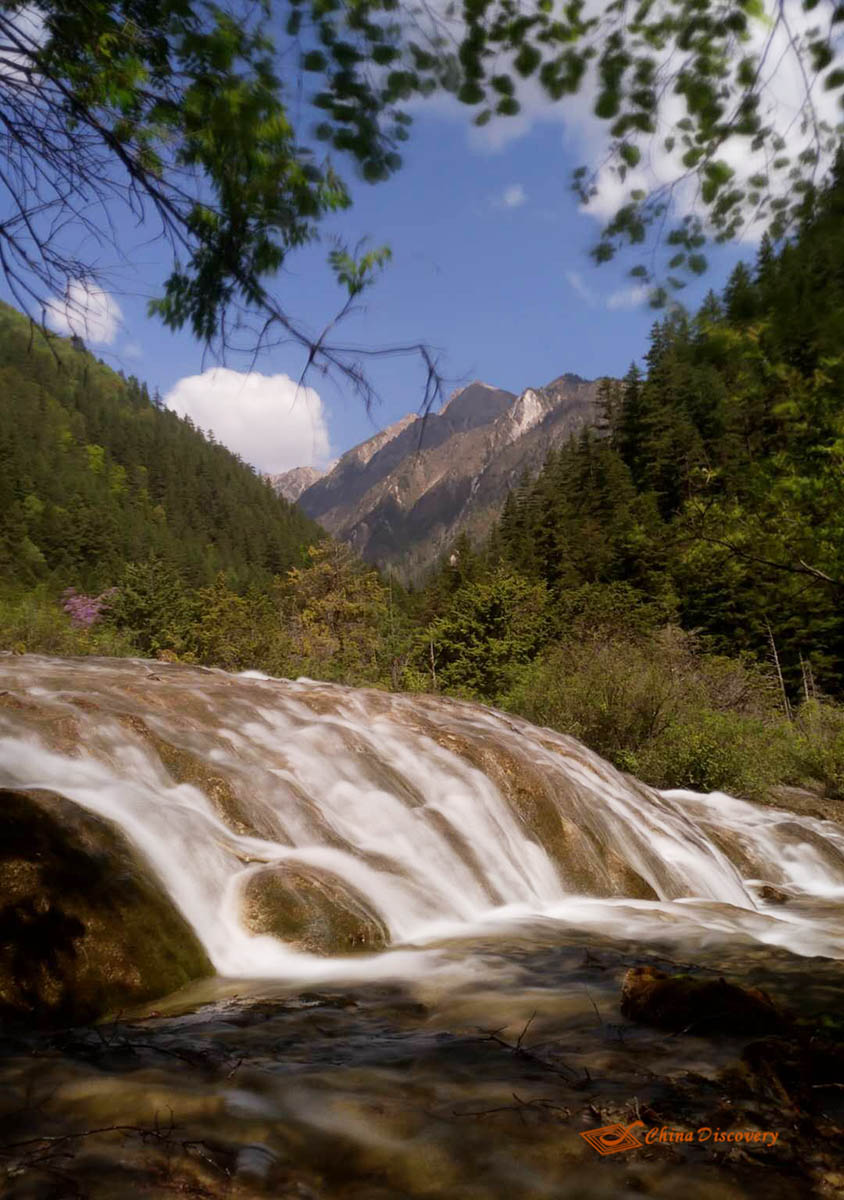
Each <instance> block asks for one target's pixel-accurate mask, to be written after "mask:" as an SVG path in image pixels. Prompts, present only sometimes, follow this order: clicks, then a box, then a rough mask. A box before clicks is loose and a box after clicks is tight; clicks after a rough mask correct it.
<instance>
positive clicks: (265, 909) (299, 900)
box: [243, 862, 389, 954]
mask: <svg viewBox="0 0 844 1200" xmlns="http://www.w3.org/2000/svg"><path fill="white" fill-rule="evenodd" d="M243 920H244V924H245V925H246V927H247V928H248V929H250V930H251V931H252V932H253V933H268V934H272V935H273V936H274V937H277V938H280V939H281V940H282V941H283V942H286V943H287V944H288V945H290V946H291V947H293V948H294V949H296V950H304V951H306V952H307V953H309V954H353V953H355V952H360V951H369V952H372V951H375V950H383V949H384V947H385V946H386V945H387V943H388V941H389V935H388V932H387V928H386V926H385V925H384V923H383V921H382V920H381V919H380V917H379V916H378V914H377V913H376V912H374V910H373V909H372V908H371V907H370V905H369V904H368V903H367V901H366V899H365V898H364V897H363V896H362V895H361V894H360V892H358V891H357V890H356V889H355V888H352V887H350V886H349V884H348V883H346V882H345V881H344V880H343V879H341V878H340V877H339V876H338V875H334V874H333V873H332V872H331V871H327V870H324V869H323V868H321V867H314V866H311V865H309V864H306V863H298V862H281V863H277V864H274V865H272V866H268V867H262V868H261V869H260V870H258V871H255V872H254V873H253V874H252V875H250V876H249V878H248V880H247V881H246V885H245V887H244V890H243Z"/></svg>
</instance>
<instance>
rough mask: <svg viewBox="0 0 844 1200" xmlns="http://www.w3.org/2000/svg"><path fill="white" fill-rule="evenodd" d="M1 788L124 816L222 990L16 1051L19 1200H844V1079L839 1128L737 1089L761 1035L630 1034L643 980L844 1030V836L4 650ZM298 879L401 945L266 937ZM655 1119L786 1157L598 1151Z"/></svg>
mask: <svg viewBox="0 0 844 1200" xmlns="http://www.w3.org/2000/svg"><path fill="white" fill-rule="evenodd" d="M0 786H7V787H8V786H11V787H17V788H48V789H50V788H51V789H54V790H56V791H59V792H61V793H62V794H63V795H64V796H66V797H68V798H70V799H72V800H74V801H76V802H77V803H79V804H81V805H83V806H85V807H87V808H89V809H91V810H92V811H95V812H97V813H100V814H101V815H104V816H107V817H109V818H110V819H111V820H113V821H115V822H116V823H117V824H119V825H120V827H121V828H122V829H123V831H124V833H125V834H126V835H127V836H128V837H129V839H130V840H131V841H132V842H133V844H134V845H135V846H136V847H137V848H138V849H140V850H141V851H142V852H143V854H144V855H145V856H146V858H147V859H148V861H149V863H150V864H151V869H152V870H153V872H154V873H155V875H156V876H157V878H158V879H159V881H160V883H161V885H162V886H163V887H164V888H165V889H166V891H167V892H168V893H169V894H170V896H171V897H172V899H173V900H174V901H175V903H176V904H177V905H178V907H179V908H180V909H181V911H182V912H183V913H184V915H185V916H186V917H187V919H188V920H189V921H190V923H191V924H192V925H193V927H194V929H195V930H196V931H197V933H198V935H199V937H200V939H201V940H202V942H203V944H204V945H205V947H206V949H207V951H208V953H209V955H210V957H211V959H212V961H213V962H214V964H215V967H216V969H217V971H218V976H217V978H215V979H213V980H207V981H203V982H202V983H199V984H196V985H194V986H193V987H191V988H190V989H187V990H186V991H184V992H183V993H181V994H178V995H176V996H174V997H170V998H168V999H167V1000H163V1001H158V1002H156V1003H155V1004H154V1005H152V1006H149V1007H148V1009H147V1010H146V1011H145V1012H139V1013H135V1014H122V1015H121V1017H120V1019H119V1020H118V1021H116V1022H107V1023H106V1024H105V1025H103V1026H102V1027H100V1028H99V1029H98V1030H90V1029H89V1030H77V1031H66V1032H64V1033H60V1034H57V1035H52V1036H51V1037H50V1038H47V1039H45V1038H24V1037H17V1036H16V1037H14V1038H13V1037H11V1036H9V1037H8V1038H7V1040H6V1044H5V1050H6V1055H5V1057H4V1060H3V1065H2V1068H0V1071H1V1072H2V1073H0V1089H2V1092H1V1094H2V1118H3V1119H2V1128H3V1134H2V1139H0V1141H2V1145H0V1164H5V1168H6V1191H5V1192H3V1193H2V1194H4V1195H9V1196H13V1197H39V1198H40V1197H42V1196H43V1197H47V1196H60V1197H63V1196H75V1195H78V1196H91V1197H97V1198H99V1197H103V1198H106V1197H108V1198H111V1197H115V1198H117V1197H124V1196H128V1195H129V1194H136V1195H138V1196H163V1195H168V1194H172V1193H173V1192H176V1193H177V1194H182V1195H195V1196H228V1195H232V1196H256V1197H258V1196H299V1197H306V1198H307V1197H315V1198H316V1197H319V1198H325V1200H333V1198H334V1197H337V1198H338V1200H340V1198H341V1197H342V1198H347V1197H348V1198H354V1200H358V1198H360V1200H369V1198H372V1200H376V1198H378V1200H380V1198H381V1197H394V1196H414V1197H416V1196H419V1197H428V1196H438V1197H457V1198H463V1197H466V1198H467V1200H468V1198H471V1200H475V1198H477V1200H482V1198H486V1197H502V1198H504V1197H525V1198H528V1197H545V1196H548V1197H552V1196H553V1197H557V1196H572V1197H574V1196H584V1197H596V1198H597V1197H604V1196H607V1197H616V1196H625V1195H634V1194H636V1195H641V1194H648V1195H654V1196H665V1197H671V1196H679V1195H680V1194H681V1193H682V1194H684V1195H685V1193H686V1192H688V1191H689V1190H691V1192H692V1194H694V1195H695V1196H704V1197H709V1196H711V1197H713V1198H715V1197H718V1198H721V1197H723V1198H725V1200H726V1198H728V1197H730V1198H731V1197H745V1196H747V1197H749V1196H751V1195H756V1194H757V1193H759V1192H760V1190H762V1191H763V1192H764V1194H765V1195H770V1196H774V1197H778V1196H782V1197H786V1196H788V1197H792V1196H795V1197H796V1196H805V1195H815V1194H817V1195H818V1196H828V1195H835V1194H844V1174H841V1175H839V1174H838V1172H840V1171H841V1170H842V1164H841V1162H840V1152H839V1151H838V1149H837V1144H836V1137H835V1135H834V1133H832V1132H829V1131H834V1130H836V1129H837V1130H838V1132H839V1134H840V1132H841V1130H840V1126H841V1112H840V1109H841V1104H840V1102H839V1101H840V1098H841V1097H842V1096H844V1089H842V1090H841V1091H836V1090H835V1089H831V1090H830V1091H829V1093H828V1094H827V1093H824V1096H823V1104H822V1106H821V1108H820V1109H819V1111H818V1113H817V1114H816V1115H815V1117H813V1122H812V1125H811V1128H809V1127H808V1126H807V1125H806V1123H805V1120H803V1118H801V1116H800V1114H799V1113H797V1112H795V1111H793V1110H792V1108H790V1107H789V1104H788V1103H787V1100H783V1098H782V1097H781V1096H777V1095H776V1093H775V1089H774V1088H773V1085H772V1089H769V1090H770V1094H768V1092H765V1093H764V1094H761V1093H758V1092H757V1093H753V1092H748V1093H747V1094H744V1093H743V1092H742V1090H741V1087H740V1086H739V1085H738V1084H736V1083H735V1081H733V1082H729V1079H730V1077H729V1076H724V1077H722V1076H720V1075H719V1072H721V1071H722V1070H723V1069H725V1068H729V1067H730V1064H736V1063H737V1062H738V1060H739V1056H740V1054H741V1051H742V1047H743V1045H744V1043H745V1042H746V1041H747V1039H746V1038H745V1039H743V1040H739V1039H735V1038H727V1037H723V1036H721V1035H719V1034H718V1032H717V1030H707V1031H706V1036H703V1031H700V1036H698V1035H697V1033H696V1031H691V1032H689V1033H687V1034H685V1035H683V1036H679V1037H678V1036H670V1035H666V1034H665V1033H662V1032H659V1031H655V1030H648V1029H643V1028H637V1027H634V1026H632V1025H631V1024H630V1023H628V1022H625V1021H623V1020H622V1019H621V1017H620V1014H619V993H620V986H621V980H622V978H623V975H624V972H625V970H626V968H627V967H628V966H631V965H636V964H640V963H644V962H655V963H657V964H660V963H664V965H666V966H667V967H669V969H672V968H671V964H674V965H675V967H674V969H676V968H677V967H678V966H679V968H680V969H683V970H691V971H693V972H696V973H702V974H706V973H707V972H718V973H721V972H723V973H726V974H728V975H729V976H730V977H731V978H734V979H740V980H741V981H743V982H751V983H755V984H757V985H760V986H762V987H764V988H766V989H767V990H769V991H770V992H771V994H772V995H773V996H774V997H775V998H776V999H778V1000H779V1001H781V1002H782V1003H784V1004H787V1005H790V1006H792V1007H793V1008H794V1009H795V1010H796V1011H798V1012H799V1013H800V1014H802V1015H803V1016H805V1017H818V1016H820V1015H822V1014H824V1013H830V1012H835V1011H837V1010H838V1009H840V1000H841V995H842V971H844V966H842V963H841V960H842V959H844V920H842V906H841V899H842V896H844V829H842V828H841V827H840V826H838V825H836V824H834V823H833V822H830V821H823V820H820V819H817V818H811V817H807V816H796V815H794V814H791V813H787V812H783V811H778V810H776V809H772V808H760V807H758V806H755V805H750V804H747V803H745V802H743V801H741V800H737V799H733V798H731V797H726V796H721V795H714V796H696V795H693V794H690V793H680V792H670V793H663V794H659V793H656V792H654V791H652V790H651V789H648V788H645V787H643V786H642V785H640V784H638V783H637V782H636V781H634V780H631V779H629V778H627V777H625V776H623V775H621V774H619V773H618V772H616V771H615V770H614V769H613V768H612V767H610V766H609V765H608V764H607V763H605V762H603V761H602V760H601V759H599V758H597V757H596V756H594V755H592V754H590V752H589V751H587V750H586V749H585V748H584V747H582V746H581V745H579V744H578V743H577V742H575V741H573V740H572V739H568V738H565V737H562V736H561V735H558V734H555V733H552V732H551V731H548V730H537V729H534V728H532V727H531V726H529V725H527V724H526V723H524V722H521V721H518V720H515V719H513V718H510V717H507V716H504V715H503V714H498V713H494V712H492V711H490V710H488V709H483V708H480V707H478V706H473V705H466V704H459V703H456V702H450V701H444V700H442V699H440V698H436V697H407V696H391V695H387V694H384V693H377V692H356V691H352V690H349V689H344V688H339V687H332V686H330V685H325V684H316V683H313V682H309V681H299V682H297V683H290V682H287V681H274V680H266V679H263V678H246V677H243V676H230V675H226V674H224V673H222V672H214V671H203V670H199V669H192V668H185V667H181V666H175V665H168V664H159V663H142V662H127V661H114V660H102V661H94V660H78V661H62V660H51V659H42V658H29V657H8V658H3V659H0ZM289 861H294V862H296V863H303V864H308V865H309V866H310V867H314V868H318V869H319V870H321V871H323V872H324V873H325V876H326V878H328V879H331V878H336V879H337V880H338V881H343V882H345V883H347V884H349V885H351V886H353V887H354V888H356V889H357V890H358V891H359V892H360V893H361V894H362V895H364V896H365V897H366V899H367V902H368V903H369V904H370V905H371V906H372V909H373V911H374V912H375V913H376V914H377V915H378V917H379V919H380V920H382V921H383V922H384V924H385V926H386V928H387V930H388V932H389V936H390V941H391V945H390V948H389V949H387V950H386V951H384V952H382V953H380V954H377V955H358V956H355V957H348V956H345V955H343V956H340V955H337V956H333V957H331V956H329V957H318V956H315V955H311V954H304V953H302V952H300V951H298V950H296V949H294V948H291V947H290V946H287V945H285V944H283V943H282V942H280V941H279V940H278V939H276V938H273V937H269V936H266V935H255V934H254V933H253V932H252V931H251V930H250V928H249V926H248V922H247V921H246V920H245V917H244V904H243V889H244V886H245V884H246V882H247V881H248V880H249V879H250V877H251V876H252V875H254V873H255V872H256V870H259V869H262V868H265V867H266V866H267V865H270V866H272V865H273V864H279V863H284V862H289ZM766 885H767V886H769V887H771V886H772V887H774V888H776V889H777V893H778V897H779V902H777V903H774V902H767V903H766V902H764V901H763V900H762V899H761V897H760V891H761V889H762V888H763V887H765V886H766ZM152 1014H155V1015H152ZM520 1038H521V1041H520V1040H519V1039H520ZM725 1079H727V1082H725ZM842 1082H844V1081H842ZM836 1105H837V1107H836ZM637 1120H643V1121H644V1122H645V1126H646V1127H656V1126H657V1125H661V1124H666V1125H670V1126H672V1127H675V1126H676V1127H678V1128H685V1129H694V1128H697V1127H699V1126H700V1125H701V1124H709V1125H713V1124H717V1125H719V1127H720V1126H723V1127H724V1128H725V1129H726V1128H739V1127H741V1128H744V1127H748V1128H759V1129H761V1128H768V1127H769V1126H770V1124H771V1122H774V1121H777V1122H779V1125H778V1141H777V1144H776V1145H775V1146H764V1147H762V1146H752V1147H738V1146H735V1145H723V1146H720V1145H719V1146H714V1145H713V1144H708V1145H701V1144H685V1143H681V1144H671V1145H644V1146H642V1147H639V1148H636V1149H633V1150H631V1151H626V1152H623V1153H619V1154H616V1155H611V1156H606V1157H601V1156H599V1155H597V1154H596V1152H595V1151H594V1150H593V1148H592V1147H591V1146H590V1145H589V1144H588V1143H587V1142H586V1141H585V1140H584V1139H583V1138H582V1137H581V1136H580V1134H581V1132H582V1131H584V1130H588V1129H590V1128H595V1127H597V1126H601V1125H606V1124H611V1123H614V1122H621V1123H622V1124H625V1125H626V1124H629V1123H630V1122H633V1121H637ZM801 1122H802V1123H801ZM824 1122H826V1123H827V1124H824ZM836 1122H837V1124H836ZM115 1127H119V1128H115ZM93 1130H101V1132H97V1133H93V1132H91V1131H93ZM71 1135H72V1136H71ZM45 1138H52V1139H53V1140H52V1141H46V1140H44V1139H45ZM0 1178H2V1176H0ZM51 1188H52V1189H53V1190H52V1191H51V1190H50V1189H51ZM62 1189H64V1190H62Z"/></svg>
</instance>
